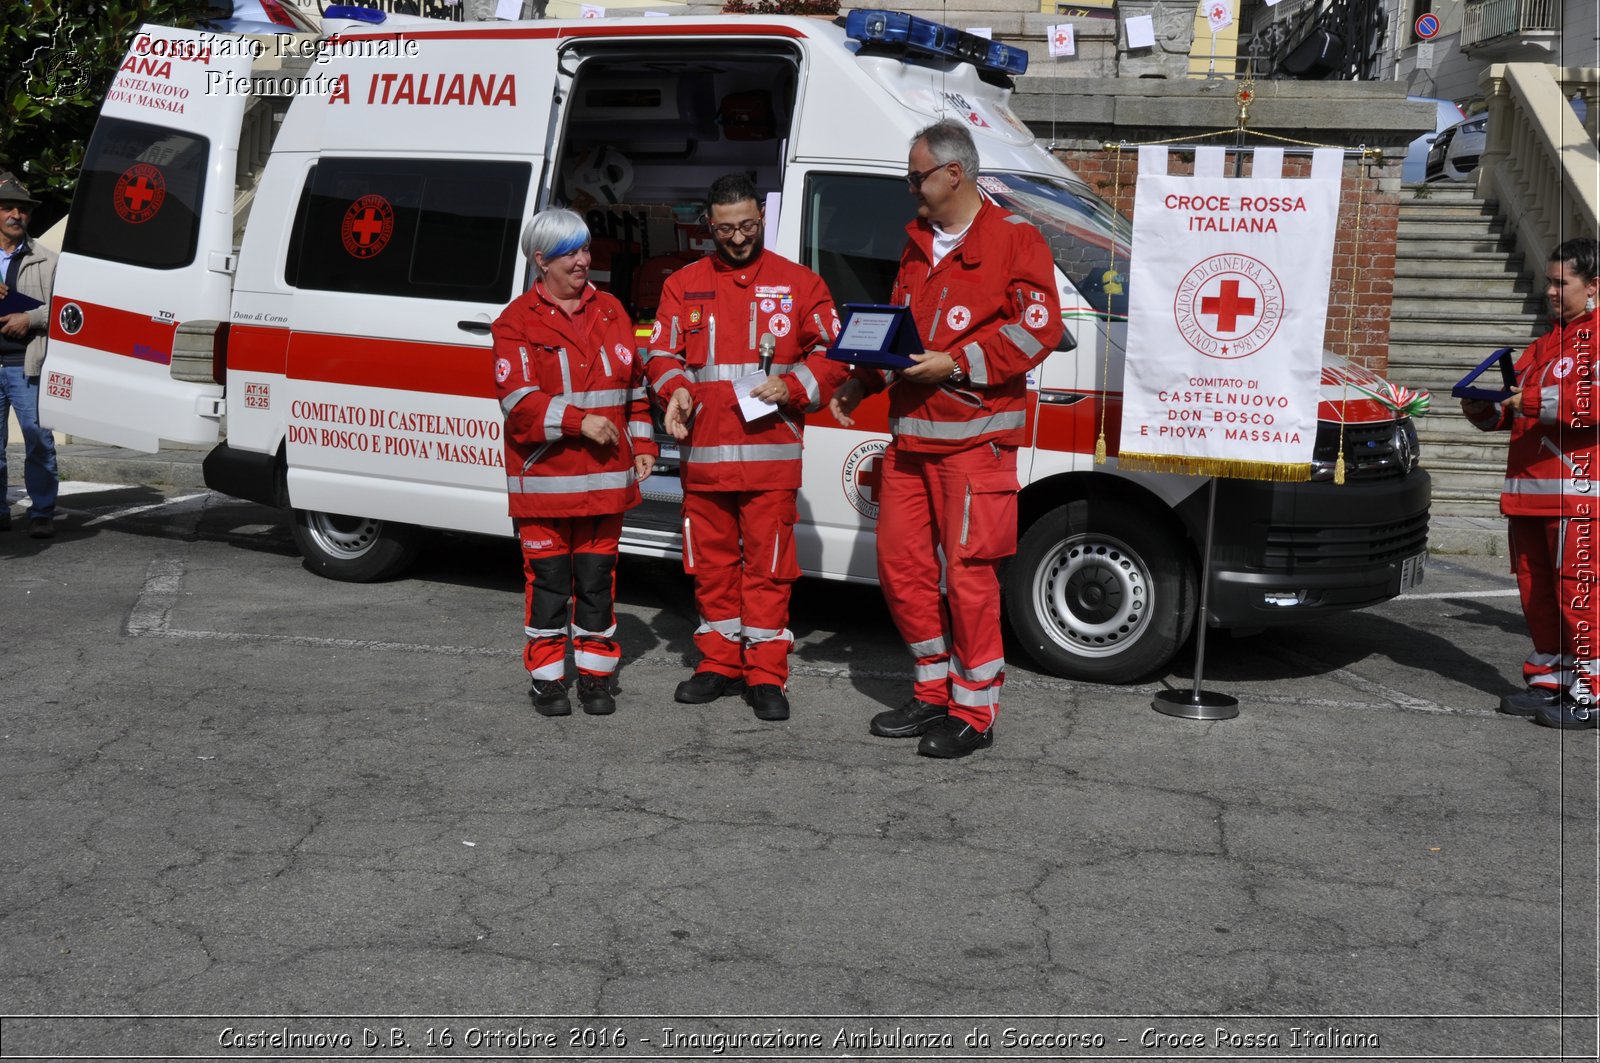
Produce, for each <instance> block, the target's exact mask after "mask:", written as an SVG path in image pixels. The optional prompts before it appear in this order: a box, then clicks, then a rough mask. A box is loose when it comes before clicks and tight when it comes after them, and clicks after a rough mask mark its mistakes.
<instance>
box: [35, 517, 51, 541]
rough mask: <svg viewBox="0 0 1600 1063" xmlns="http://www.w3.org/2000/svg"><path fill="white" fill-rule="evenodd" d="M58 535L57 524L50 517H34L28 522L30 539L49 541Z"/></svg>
mask: <svg viewBox="0 0 1600 1063" xmlns="http://www.w3.org/2000/svg"><path fill="white" fill-rule="evenodd" d="M55 533H56V523H55V521H53V520H51V519H50V518H49V517H33V518H31V519H30V520H29V521H28V538H30V539H48V538H50V536H52V535H54V534H55Z"/></svg>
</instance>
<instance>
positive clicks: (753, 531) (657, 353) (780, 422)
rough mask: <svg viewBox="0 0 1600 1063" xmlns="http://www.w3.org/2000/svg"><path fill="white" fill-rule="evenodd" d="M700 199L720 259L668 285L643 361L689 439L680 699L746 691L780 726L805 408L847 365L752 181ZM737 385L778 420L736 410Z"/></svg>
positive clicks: (830, 314) (813, 406) (669, 417)
mask: <svg viewBox="0 0 1600 1063" xmlns="http://www.w3.org/2000/svg"><path fill="white" fill-rule="evenodd" d="M706 198H707V211H706V225H707V227H708V228H709V229H710V230H711V236H712V239H713V240H714V241H715V242H716V254H714V255H711V256H708V257H707V258H703V259H701V260H700V261H699V262H695V263H693V264H691V265H688V266H685V267H684V268H683V269H680V270H679V271H678V272H676V273H674V274H673V275H672V276H670V277H668V278H667V281H666V284H665V285H663V286H662V289H661V305H660V309H659V310H658V312H657V314H656V323H655V327H654V328H653V329H652V331H651V333H650V342H649V344H648V345H647V347H648V350H647V353H646V356H645V358H646V361H645V372H646V374H647V375H648V376H649V379H650V386H651V388H652V389H653V390H654V391H655V392H656V395H657V396H658V398H660V399H661V400H663V401H664V402H665V405H666V417H665V425H666V429H667V431H668V432H669V433H671V434H672V436H673V437H674V438H675V439H678V440H679V441H680V442H681V443H682V444H683V447H682V451H681V454H682V459H683V464H682V468H681V472H680V476H681V478H682V482H683V567H684V571H686V572H688V573H689V575H691V576H693V577H694V597H695V605H696V606H697V607H698V608H699V610H700V626H699V627H698V628H697V629H696V630H695V633H694V642H695V648H696V649H697V650H698V651H699V652H700V663H699V664H698V665H697V666H696V668H695V672H694V675H692V676H690V677H689V678H688V679H686V680H684V681H683V682H682V683H679V684H678V689H677V692H676V694H675V695H674V696H675V697H676V699H677V700H678V701H680V702H685V703H688V704H692V705H698V704H704V703H707V702H712V701H715V700H717V699H718V698H720V697H723V696H724V695H727V694H737V693H740V692H741V691H742V692H743V695H744V700H745V702H746V703H747V704H749V706H750V707H751V709H752V710H753V711H754V712H755V715H756V718H757V719H761V720H786V719H788V718H789V698H788V693H787V689H786V688H787V686H788V682H789V649H790V647H791V646H792V645H793V643H794V635H793V633H792V632H791V631H790V630H789V590H790V587H791V586H792V585H793V583H794V581H795V580H796V579H797V578H799V576H800V565H799V562H798V561H797V560H796V559H795V550H794V525H795V521H796V519H797V512H796V507H795V495H796V493H797V492H798V491H799V489H800V454H801V439H802V435H803V433H804V430H805V414H806V411H808V410H817V409H821V408H822V406H823V404H824V403H826V402H827V401H828V398H829V396H830V395H831V393H832V391H833V388H834V387H835V386H836V385H837V384H838V382H839V381H840V380H842V379H843V378H844V375H845V373H846V372H847V371H848V369H847V367H846V366H844V365H843V364H841V363H839V362H831V361H828V360H827V358H826V355H827V349H828V345H829V344H830V343H831V342H832V341H833V337H834V335H835V333H837V332H838V329H839V319H838V315H837V313H836V312H835V310H834V306H833V297H832V296H831V295H829V294H828V287H827V285H825V284H824V283H823V282H822V278H821V277H819V276H817V275H816V274H815V273H813V272H811V271H810V270H808V269H806V268H805V267H804V266H801V265H799V264H797V263H794V262H791V261H789V260H788V259H786V258H784V257H782V256H781V255H778V254H777V253H775V252H773V251H768V250H766V249H764V248H763V246H762V228H763V225H764V222H765V219H764V217H763V214H762V209H761V201H760V199H759V198H758V196H757V193H756V187H755V183H754V182H753V181H751V180H750V179H749V178H748V177H746V176H745V175H743V174H728V175H726V176H724V177H720V178H718V179H717V180H716V181H715V182H713V183H712V185H711V190H710V192H709V194H708V195H707V197H706ZM763 377H764V379H762V378H763ZM740 381H743V383H742V384H741V385H740V387H741V388H742V389H744V390H747V391H748V392H749V393H750V394H751V395H753V396H754V397H755V398H756V399H759V400H761V401H762V402H763V403H765V404H767V405H770V406H771V411H772V412H771V413H764V412H760V411H759V410H758V411H756V412H757V414H758V415H757V416H747V415H746V414H745V413H741V411H740V403H739V397H738V394H737V393H736V389H735V384H736V382H740ZM752 385H753V386H752Z"/></svg>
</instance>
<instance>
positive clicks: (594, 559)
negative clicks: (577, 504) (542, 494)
mask: <svg viewBox="0 0 1600 1063" xmlns="http://www.w3.org/2000/svg"><path fill="white" fill-rule="evenodd" d="M516 525H517V541H518V542H519V543H521V544H522V573H523V578H524V581H525V587H526V595H525V602H526V610H525V613H524V615H525V616H526V617H527V624H526V632H527V635H528V645H527V647H526V648H525V649H524V650H523V654H522V658H523V662H524V663H525V664H527V666H528V672H529V673H530V674H531V675H532V676H533V678H535V679H540V680H547V681H548V680H561V679H565V678H566V672H567V639H568V636H569V635H570V636H571V639H572V651H573V659H574V661H575V662H576V664H577V666H578V674H580V675H590V676H600V677H604V676H609V675H611V674H612V673H613V672H615V671H616V670H617V662H618V661H619V660H620V659H621V657H622V648H621V647H620V646H618V645H617V640H616V638H615V635H616V633H617V617H616V613H615V611H614V610H613V609H612V602H613V600H614V599H615V597H616V585H617V539H618V537H619V536H620V535H621V534H622V514H621V513H602V514H598V515H595V516H584V517H518V518H516Z"/></svg>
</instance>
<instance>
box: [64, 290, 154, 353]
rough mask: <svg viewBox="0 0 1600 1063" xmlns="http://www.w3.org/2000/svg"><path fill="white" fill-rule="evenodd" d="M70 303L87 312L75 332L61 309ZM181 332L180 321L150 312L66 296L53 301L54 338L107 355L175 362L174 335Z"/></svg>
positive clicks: (84, 312)
mask: <svg viewBox="0 0 1600 1063" xmlns="http://www.w3.org/2000/svg"><path fill="white" fill-rule="evenodd" d="M68 303H71V304H73V305H75V306H76V307H77V308H78V309H79V310H81V311H82V312H83V325H82V327H81V328H79V329H78V331H77V332H74V333H72V334H71V335H68V334H67V333H66V332H64V331H62V328H61V308H62V307H64V306H66V305H67V304H68ZM177 331H178V323H177V322H175V321H162V320H160V319H158V318H153V317H151V316H150V315H149V314H136V313H133V312H132V311H129V310H119V309H117V308H116V307H114V306H106V305H104V304H103V303H91V302H89V301H88V300H85V299H72V298H69V297H67V296H64V295H58V296H56V297H55V298H54V299H52V300H50V339H51V342H54V343H72V344H76V345H77V346H79V347H88V348H90V349H91V350H96V351H104V352H105V353H106V354H119V355H121V356H122V357H124V358H137V359H139V360H140V361H141V362H155V363H156V364H158V365H171V364H172V337H173V335H174V334H175V333H176V332H177Z"/></svg>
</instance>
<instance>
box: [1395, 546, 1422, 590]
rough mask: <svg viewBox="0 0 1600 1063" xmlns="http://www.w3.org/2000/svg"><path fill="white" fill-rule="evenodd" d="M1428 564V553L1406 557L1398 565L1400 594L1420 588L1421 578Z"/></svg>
mask: <svg viewBox="0 0 1600 1063" xmlns="http://www.w3.org/2000/svg"><path fill="white" fill-rule="evenodd" d="M1427 564H1428V551H1426V550H1424V551H1422V553H1420V554H1417V555H1416V556H1414V557H1408V558H1406V559H1405V560H1404V561H1402V562H1401V563H1400V593H1402V594H1404V593H1405V592H1406V591H1410V590H1415V589H1416V588H1418V587H1420V586H1422V577H1423V576H1424V575H1426V571H1425V570H1426V568H1427Z"/></svg>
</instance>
